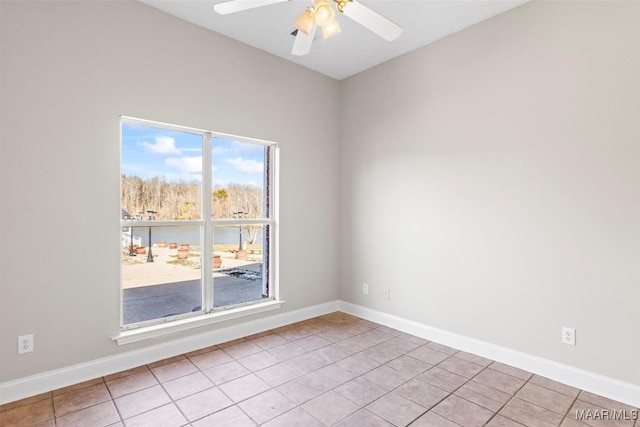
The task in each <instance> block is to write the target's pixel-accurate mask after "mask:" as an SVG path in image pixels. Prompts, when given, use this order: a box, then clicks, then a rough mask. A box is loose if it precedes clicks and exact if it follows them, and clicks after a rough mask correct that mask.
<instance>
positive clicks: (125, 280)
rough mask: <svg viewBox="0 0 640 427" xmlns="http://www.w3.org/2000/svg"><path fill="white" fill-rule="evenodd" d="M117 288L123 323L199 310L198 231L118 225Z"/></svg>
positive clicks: (198, 228)
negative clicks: (119, 285) (119, 273)
mask: <svg viewBox="0 0 640 427" xmlns="http://www.w3.org/2000/svg"><path fill="white" fill-rule="evenodd" d="M125 224H126V221H125ZM149 238H151V239H149ZM149 241H151V242H152V244H151V245H149ZM149 246H151V247H149ZM122 288H123V289H122V292H123V319H122V320H123V324H125V325H127V324H131V323H137V322H143V321H147V320H153V319H162V318H166V317H171V316H175V315H179V314H184V313H191V312H199V311H200V310H201V307H202V268H201V256H200V227H136V226H135V222H131V227H123V228H122Z"/></svg>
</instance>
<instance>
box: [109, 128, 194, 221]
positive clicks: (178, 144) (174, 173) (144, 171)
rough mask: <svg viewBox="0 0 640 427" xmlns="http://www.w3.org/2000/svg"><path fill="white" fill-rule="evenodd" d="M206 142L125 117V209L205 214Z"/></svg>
mask: <svg viewBox="0 0 640 427" xmlns="http://www.w3.org/2000/svg"><path fill="white" fill-rule="evenodd" d="M202 143H203V138H202V136H201V135H196V134H191V133H187V132H178V131H173V130H166V129H161V128H158V127H151V126H142V125H137V124H131V123H126V122H123V123H122V165H121V171H122V172H121V173H122V177H121V178H122V196H121V197H122V199H121V205H122V209H123V210H124V213H123V214H126V215H129V216H131V217H133V218H135V219H147V216H148V213H147V212H148V211H152V212H155V214H154V215H155V219H157V220H165V221H166V220H199V219H201V218H202V214H201V203H202V202H201V200H202V197H201V194H202Z"/></svg>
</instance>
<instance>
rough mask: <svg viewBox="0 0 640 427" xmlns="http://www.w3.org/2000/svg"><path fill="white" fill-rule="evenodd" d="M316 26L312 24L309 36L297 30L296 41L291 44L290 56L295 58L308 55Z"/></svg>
mask: <svg viewBox="0 0 640 427" xmlns="http://www.w3.org/2000/svg"><path fill="white" fill-rule="evenodd" d="M317 29H318V26H317V25H316V24H313V27H312V28H311V31H310V32H309V34H305V33H303V32H302V31H300V30H298V34H296V40H295V41H294V42H293V49H291V54H292V55H295V56H304V55H308V54H309V52H311V45H312V44H313V39H314V38H315V36H316V30H317Z"/></svg>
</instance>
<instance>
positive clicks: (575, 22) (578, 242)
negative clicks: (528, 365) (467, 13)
mask: <svg viewBox="0 0 640 427" xmlns="http://www.w3.org/2000/svg"><path fill="white" fill-rule="evenodd" d="M639 22H640V3H638V2H637V1H634V2H632V1H627V2H611V1H607V2H561V1H558V2H548V1H542V2H532V3H528V4H526V5H524V6H521V7H519V8H516V9H514V10H512V11H510V12H507V13H505V14H503V15H500V16H498V17H495V18H494V19H491V20H489V21H485V22H483V23H480V24H478V25H476V26H474V27H471V28H469V29H467V30H465V31H462V32H460V33H457V34H455V35H453V36H451V37H448V38H446V39H443V40H441V41H438V42H436V43H434V44H432V45H430V46H428V47H425V48H422V49H420V50H417V51H414V52H412V53H409V54H407V55H405V56H402V57H400V58H398V59H396V60H394V61H391V62H388V63H386V64H383V65H381V66H379V67H377V68H375V69H372V70H369V71H367V72H364V73H362V74H359V75H356V76H354V77H352V78H350V79H348V80H345V81H343V82H342V84H341V96H342V107H343V114H342V117H344V120H343V121H342V123H341V143H342V148H341V188H342V191H341V218H342V221H341V233H340V236H341V241H340V243H341V248H342V250H341V259H342V260H343V261H344V262H342V263H341V264H340V266H341V271H340V277H341V281H340V296H341V299H343V300H346V301H349V302H352V303H356V304H361V305H363V306H366V307H370V308H373V309H377V310H381V311H383V312H386V313H390V314H394V315H398V316H401V317H404V318H408V319H411V320H415V321H419V322H423V323H425V324H427V325H431V326H434V327H437V328H441V329H444V330H447V331H450V332H455V333H459V334H462V335H466V336H469V337H472V338H476V339H479V340H483V341H487V342H490V343H494V344H498V345H501V346H505V347H508V348H511V349H515V350H519V351H522V352H525V353H528V354H531V355H535V356H540V357H543V358H546V359H550V360H554V361H557V362H560V363H564V364H568V365H571V366H575V367H578V368H582V369H586V370H588V371H592V372H595V373H599V374H603V375H606V376H610V377H613V378H617V379H619V380H622V381H626V382H630V383H633V384H640V363H639V361H640V268H639V261H640V223H639V218H640V199H639V194H640V193H639V191H638V190H639V182H640V179H639V178H640V155H639V154H640V153H639V148H640V131H639V123H640V120H639V118H640V66H639V60H640V25H639ZM363 282H367V283H368V284H369V288H370V290H369V295H363V294H362V283H363ZM385 287H389V288H391V300H389V301H386V300H384V299H383V289H384V288H385ZM562 326H569V327H575V328H577V341H578V345H577V346H576V347H571V346H567V345H564V344H561V342H560V336H561V327H562Z"/></svg>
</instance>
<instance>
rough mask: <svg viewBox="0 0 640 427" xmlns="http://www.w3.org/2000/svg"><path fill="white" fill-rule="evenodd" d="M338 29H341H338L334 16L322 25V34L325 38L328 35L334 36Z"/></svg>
mask: <svg viewBox="0 0 640 427" xmlns="http://www.w3.org/2000/svg"><path fill="white" fill-rule="evenodd" d="M340 31H342V30H341V29H340V25H338V21H336V18H333V19H332V20H331V21H330V22H329V23H328V24H326V25H324V26H323V27H322V36H323V37H324V38H325V39H328V38H329V37H332V36H335V35H336V34H338V33H339V32H340Z"/></svg>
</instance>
